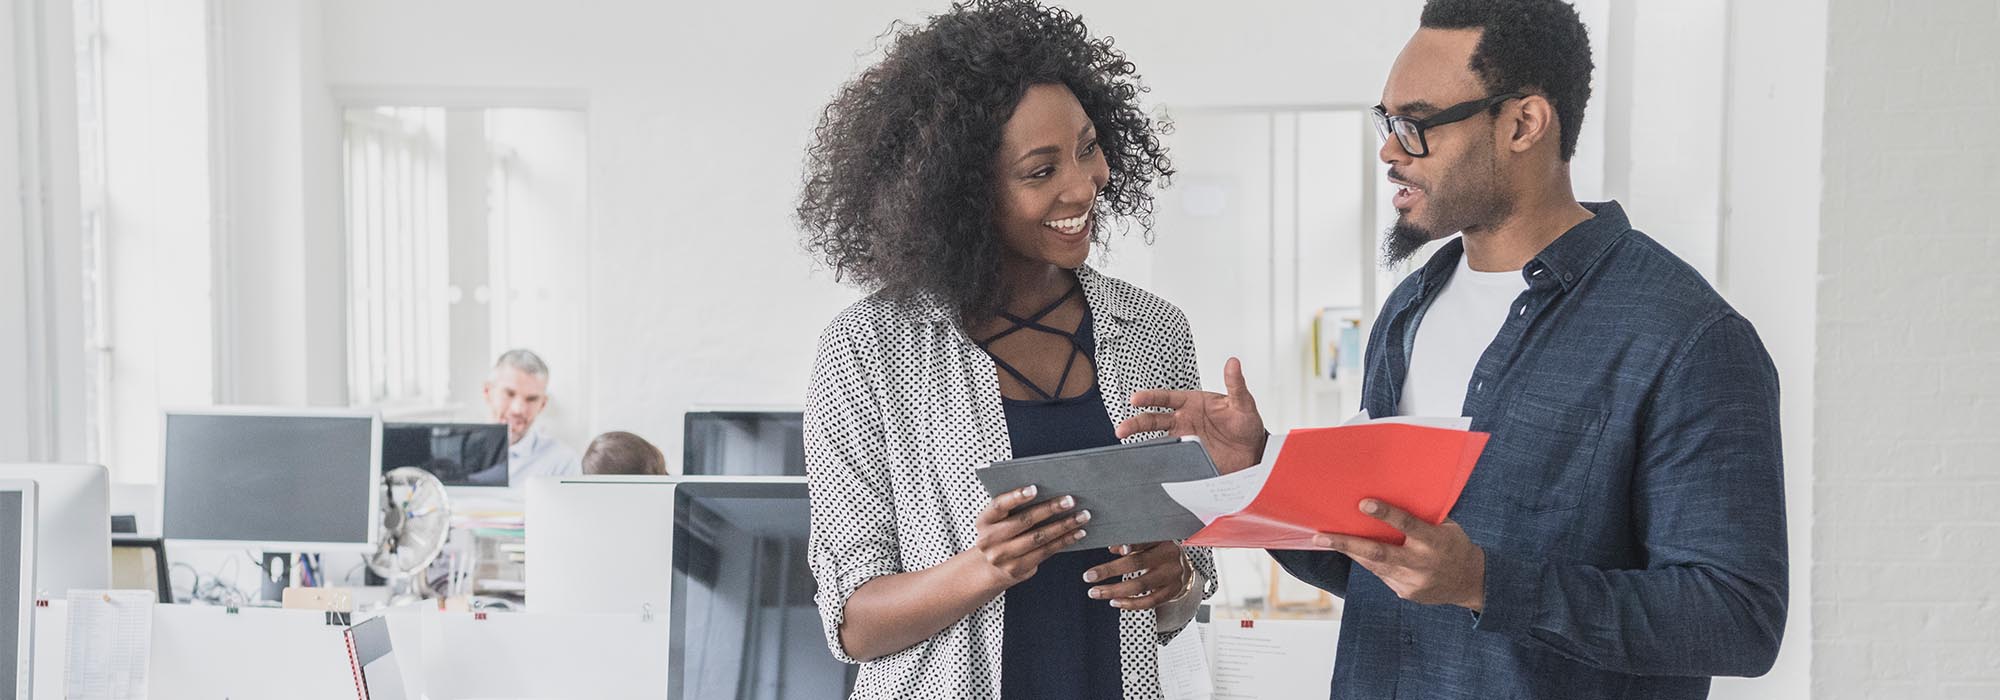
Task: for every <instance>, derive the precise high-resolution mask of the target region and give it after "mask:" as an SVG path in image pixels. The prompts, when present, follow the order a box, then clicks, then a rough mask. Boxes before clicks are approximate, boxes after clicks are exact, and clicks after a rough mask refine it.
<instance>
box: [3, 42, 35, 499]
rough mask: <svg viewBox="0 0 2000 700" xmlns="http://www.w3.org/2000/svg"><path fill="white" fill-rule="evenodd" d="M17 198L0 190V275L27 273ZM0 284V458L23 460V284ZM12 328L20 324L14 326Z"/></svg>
mask: <svg viewBox="0 0 2000 700" xmlns="http://www.w3.org/2000/svg"><path fill="white" fill-rule="evenodd" d="M20 5H21V3H19V2H12V3H8V4H7V5H6V6H5V7H4V8H0V10H4V11H0V36H4V37H7V42H8V46H7V48H8V50H6V51H0V163H6V164H8V165H6V166H5V167H0V195H4V194H5V193H9V192H19V191H21V190H20V188H21V175H22V173H21V168H20V163H21V152H20V146H21V142H20V139H18V138H12V136H13V135H14V134H17V133H19V128H20V114H19V103H20V89H21V87H22V82H23V81H22V78H23V77H24V76H22V75H21V74H20V73H21V72H20V70H19V67H18V66H17V60H16V58H15V53H16V52H15V51H14V50H13V49H14V48H15V47H17V46H19V45H20V44H19V42H20V41H21V36H20V35H19V34H16V33H15V21H14V15H15V12H16V10H17V8H18V7H19V6H20ZM21 216H22V211H21V199H20V198H19V197H11V196H0V279H4V280H10V281H14V282H18V281H20V280H25V279H27V245H28V240H27V235H26V234H27V232H26V231H24V230H22V226H21V221H22V219H21ZM14 282H10V283H8V284H0V329H6V330H7V331H8V332H0V461H7V460H26V459H29V458H30V455H29V454H28V334H27V332H26V331H27V328H28V289H27V285H25V284H19V283H14ZM13 329H20V330H19V332H14V330H13Z"/></svg>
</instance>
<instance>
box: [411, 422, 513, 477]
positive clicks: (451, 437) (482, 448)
mask: <svg viewBox="0 0 2000 700" xmlns="http://www.w3.org/2000/svg"><path fill="white" fill-rule="evenodd" d="M397 467H417V468H419V469H422V470H424V471H427V472H430V473H431V475H432V476H435V477H437V478H438V481H441V482H444V485H445V486H500V487H505V486H506V485H507V424H505V423H385V424H383V426H382V470H383V471H385V472H386V471H389V470H392V469H395V468H397Z"/></svg>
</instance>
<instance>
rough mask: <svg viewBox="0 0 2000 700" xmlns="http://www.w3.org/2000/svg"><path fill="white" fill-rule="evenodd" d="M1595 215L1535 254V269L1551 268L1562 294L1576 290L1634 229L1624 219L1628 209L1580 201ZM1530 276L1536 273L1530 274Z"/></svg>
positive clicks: (1614, 204)
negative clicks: (1626, 234)
mask: <svg viewBox="0 0 2000 700" xmlns="http://www.w3.org/2000/svg"><path fill="white" fill-rule="evenodd" d="M1578 204H1581V205H1583V208H1584V209H1588V210H1590V213H1591V214H1592V215H1593V216H1591V217H1590V218H1589V219H1585V220H1584V221H1583V222H1582V223H1579V224H1577V225H1576V226H1574V227H1572V228H1570V230H1569V231H1567V232H1564V233H1563V235H1562V236H1561V237H1559V238H1557V239H1555V240H1554V241H1553V242H1550V243H1549V245H1548V247H1545V248H1543V249H1542V252H1540V253H1536V254H1535V259H1534V261H1533V262H1530V263H1529V266H1530V267H1533V266H1534V265H1535V264H1536V263H1540V264H1541V266H1542V267H1544V268H1546V269H1548V274H1550V275H1552V276H1554V277H1555V280H1556V281H1557V282H1561V283H1562V286H1563V291H1569V290H1570V289H1572V288H1574V287H1575V286H1576V284H1577V282H1579V281H1581V280H1582V279H1583V276H1584V275H1585V274H1588V273H1589V272H1590V268H1591V267H1592V266H1594V265H1596V264H1597V261H1598V260H1599V259H1602V258H1603V257H1604V253H1605V251H1608V250H1611V245H1612V244H1613V243H1617V242H1618V239H1619V238H1620V237H1622V236H1623V235H1624V234H1625V232H1626V231H1630V230H1632V222H1631V221H1630V220H1628V219H1626V218H1625V208H1624V207H1621V206H1618V203H1617V202H1578ZM1530 274H1533V273H1532V272H1530Z"/></svg>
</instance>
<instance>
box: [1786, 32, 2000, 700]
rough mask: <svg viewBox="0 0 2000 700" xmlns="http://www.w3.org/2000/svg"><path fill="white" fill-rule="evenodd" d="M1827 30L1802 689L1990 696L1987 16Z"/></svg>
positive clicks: (1997, 398)
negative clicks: (1810, 602)
mask: <svg viewBox="0 0 2000 700" xmlns="http://www.w3.org/2000/svg"><path fill="white" fill-rule="evenodd" d="M1827 25H1828V44H1827V50H1826V62H1827V72H1826V76H1827V77H1826V107H1827V109H1826V120H1825V133H1824V144H1825V176H1826V189H1825V195H1824V197H1825V201H1824V205H1823V208H1822V209H1821V221H1822V225H1823V237H1822V239H1821V241H1820V246H1819V274H1820V283H1819V289H1818V314H1817V316H1818V319H1817V334H1818V347H1819V358H1818V369H1817V379H1816V382H1817V384H1818V386H1817V391H1818V397H1817V402H1816V403H1817V407H1816V408H1817V418H1816V420H1817V426H1816V430H1815V431H1814V445H1813V453H1814V454H1815V455H1817V461H1818V465H1817V484H1816V492H1815V494H1814V503H1815V505H1816V511H1817V512H1816V513H1815V520H1814V537H1813V539H1814V542H1815V548H1816V555H1817V559H1816V562H1815V567H1814V571H1813V591H1814V594H1813V595H1814V605H1815V610H1814V620H1815V623H1816V624H1815V626H1814V629H1813V650H1814V651H1813V664H1812V665H1813V691H1814V693H1815V695H1817V696H1819V697H1823V698H1829V699H1832V700H1839V699H1841V698H1874V697H1910V698H1918V697H1921V698H1975V697H1977V698H1993V697H2000V516H1996V515H1995V510H1994V507H1995V504H1996V503H2000V457H1996V455H2000V437H1996V435H1997V434H2000V432H1996V430H1995V429H1994V426H1995V425H1996V424H2000V353H1996V351H1995V347H2000V315H1996V312H1995V310H1996V309H2000V226H1996V224H1995V223H1994V218H1993V214H1992V208H1991V204H1992V202H1993V195H1994V192H1995V183H1996V182H2000V131H1996V129H1995V125H1996V124H2000V44H1995V43H1994V41H1993V37H1995V36H1996V35H2000V3H1995V2H1992V1H1991V0H1939V1H1937V2H1924V3H1910V2H1900V3H1895V4H1893V5H1890V4H1888V3H1881V2H1864V1H1862V0H1832V2H1830V3H1829V10H1828V13H1827Z"/></svg>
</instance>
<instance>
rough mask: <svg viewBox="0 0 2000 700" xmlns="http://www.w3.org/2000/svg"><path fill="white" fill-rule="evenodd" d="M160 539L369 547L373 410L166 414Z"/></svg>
mask: <svg viewBox="0 0 2000 700" xmlns="http://www.w3.org/2000/svg"><path fill="white" fill-rule="evenodd" d="M161 433H162V437H163V442H164V443H165V444H164V446H163V448H162V449H161V477H160V484H161V489H160V490H161V507H160V532H161V536H163V537H165V538H166V539H168V540H172V541H173V543H174V546H176V547H179V546H182V545H195V546H226V547H232V548H239V549H262V550H264V551H267V552H339V551H353V552H367V551H373V549H374V547H375V541H376V538H377V535H378V534H379V531H380V529H381V526H382V516H381V499H382V485H381V480H382V463H381V457H382V452H381V439H382V423H381V420H380V419H379V418H378V417H377V416H376V415H375V413H373V412H372V411H354V410H325V411H311V410H272V409H240V408H224V409H199V410H181V411H169V412H168V413H167V414H166V419H165V427H164V429H163V430H162V431H161Z"/></svg>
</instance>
